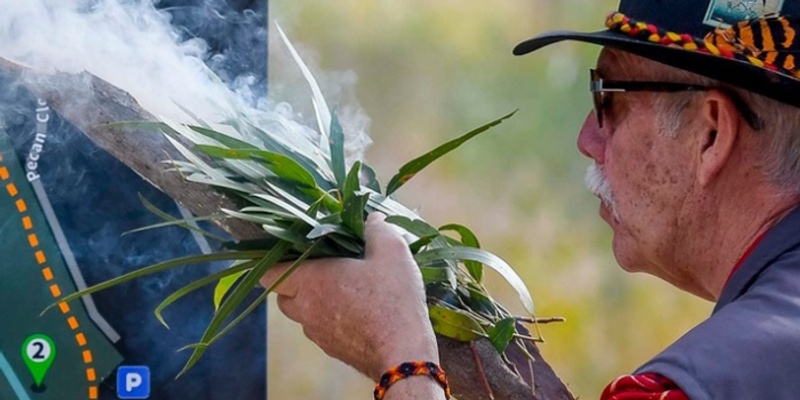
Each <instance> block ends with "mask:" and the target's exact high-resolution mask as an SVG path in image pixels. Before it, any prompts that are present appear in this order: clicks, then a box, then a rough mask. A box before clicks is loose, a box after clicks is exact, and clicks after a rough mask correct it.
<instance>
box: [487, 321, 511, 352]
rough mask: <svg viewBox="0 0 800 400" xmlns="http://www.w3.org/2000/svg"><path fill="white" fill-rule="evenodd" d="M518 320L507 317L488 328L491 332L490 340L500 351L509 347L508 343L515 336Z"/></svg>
mask: <svg viewBox="0 0 800 400" xmlns="http://www.w3.org/2000/svg"><path fill="white" fill-rule="evenodd" d="M516 322H517V320H516V319H515V318H513V317H509V318H505V319H502V320H500V321H499V322H497V323H496V324H494V326H493V327H491V328H489V329H488V330H487V333H488V334H489V342H491V343H492V346H494V348H495V349H497V352H498V353H501V354H502V353H503V352H505V351H506V348H507V347H508V343H509V342H510V341H511V339H512V338H513V337H514V333H515V332H516V329H517V328H516Z"/></svg>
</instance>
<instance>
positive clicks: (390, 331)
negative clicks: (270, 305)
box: [265, 0, 800, 400]
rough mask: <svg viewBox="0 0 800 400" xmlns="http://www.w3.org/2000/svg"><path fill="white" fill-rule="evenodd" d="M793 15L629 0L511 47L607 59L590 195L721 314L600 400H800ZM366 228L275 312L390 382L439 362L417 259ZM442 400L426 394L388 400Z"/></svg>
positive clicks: (794, 10) (632, 267)
mask: <svg viewBox="0 0 800 400" xmlns="http://www.w3.org/2000/svg"><path fill="white" fill-rule="evenodd" d="M788 15H797V16H800V0H780V1H762V0H758V1H755V0H752V1H733V2H731V1H724V2H723V1H713V0H712V1H700V0H671V1H666V0H623V1H622V3H621V5H620V8H619V12H615V13H612V14H611V15H610V16H609V17H608V20H607V22H606V25H607V27H608V28H609V29H608V30H607V31H603V32H598V33H592V34H585V33H576V32H553V33H548V34H544V35H542V36H539V37H536V38H533V39H530V40H528V41H526V42H523V43H521V44H520V45H518V46H517V47H516V48H515V54H525V53H528V52H531V51H533V50H536V49H538V48H540V47H542V46H545V45H547V44H550V43H554V42H558V41H562V40H579V41H585V42H590V43H595V44H599V45H602V46H604V48H603V50H602V51H601V53H600V56H599V58H598V61H597V68H596V70H592V71H591V92H592V95H593V98H594V110H593V111H592V112H591V113H590V114H589V115H588V117H587V118H586V121H585V122H584V124H583V127H582V129H581V132H580V134H579V136H578V148H579V149H580V151H581V152H582V153H583V154H584V155H585V156H587V157H589V158H591V159H592V161H593V165H592V167H591V168H590V171H589V174H588V176H587V181H588V182H589V185H590V187H591V189H592V190H593V191H594V192H595V193H596V194H597V195H598V197H600V198H601V206H600V215H601V216H602V218H603V219H604V220H605V221H606V222H607V223H608V224H609V225H610V227H611V229H612V231H613V252H614V255H615V256H616V258H617V261H618V262H619V264H620V266H622V268H624V269H625V270H627V271H641V272H647V273H649V274H652V275H655V276H658V277H660V278H662V279H664V280H666V281H668V282H670V283H672V284H673V285H675V286H676V287H678V288H680V289H683V290H685V291H687V292H690V293H693V294H695V295H697V296H700V297H702V298H705V299H708V300H711V301H714V302H716V308H715V309H714V312H713V314H712V315H711V316H710V317H709V318H708V319H707V320H706V321H704V322H703V323H701V324H700V325H698V326H697V327H695V328H694V329H693V330H691V331H690V332H689V333H687V334H686V335H685V336H684V337H682V338H680V339H679V340H678V341H677V342H675V343H674V344H673V345H671V346H670V347H668V348H667V349H666V350H664V351H663V352H662V353H661V354H659V355H657V356H656V357H654V358H653V359H652V360H650V361H649V362H647V363H646V364H645V365H643V366H642V367H640V368H639V369H638V370H637V371H636V372H635V373H634V375H626V376H623V377H621V378H619V379H617V380H615V381H614V382H612V383H611V384H610V385H609V386H608V387H607V388H606V390H605V391H604V392H603V393H602V395H601V397H602V398H603V399H604V400H611V399H617V400H622V399H686V398H690V399H693V400H705V399H797V398H800V394H799V393H800V379H796V378H795V377H794V376H793V373H794V371H798V370H800V209H798V208H797V205H798V204H800V109H798V108H797V107H798V106H800V80H798V78H797V77H798V76H800V72H798V71H800V70H798V68H797V67H796V65H795V59H794V53H793V51H796V50H795V49H800V38H797V39H796V37H795V35H796V34H798V33H800V30H799V31H795V29H796V28H800V24H796V23H795V20H793V19H791V17H784V16H788ZM798 21H800V20H798ZM795 40H797V43H795ZM798 65H800V60H798ZM367 226H368V234H367V252H366V253H367V254H366V257H365V259H364V260H334V261H317V263H319V264H320V265H317V266H315V268H305V269H300V271H299V272H298V273H297V274H296V275H295V276H292V277H291V278H290V279H289V280H288V281H287V282H286V283H285V285H283V286H282V287H281V288H280V289H279V292H280V293H279V294H280V296H279V299H278V301H279V305H280V307H281V309H282V310H283V311H284V313H285V314H286V315H287V316H289V317H290V318H292V319H294V320H296V321H298V322H300V323H301V324H302V325H303V327H304V329H305V332H306V334H307V335H308V336H309V338H311V339H312V340H313V341H315V342H316V343H317V344H318V345H320V346H321V347H322V348H323V349H324V350H325V351H326V352H328V354H330V355H332V356H334V357H337V358H340V359H342V360H343V361H345V362H347V363H349V364H351V365H353V366H354V367H356V368H357V369H358V370H359V371H361V372H363V373H364V374H366V375H367V376H370V377H371V378H373V379H375V380H378V378H379V377H380V376H381V374H382V373H383V372H384V371H387V370H388V369H389V368H391V367H392V366H395V365H397V364H400V363H403V362H404V361H409V360H417V359H421V360H429V361H432V362H437V360H438V357H437V355H436V342H435V340H434V337H433V334H432V332H431V328H430V326H429V325H428V324H427V320H426V311H425V310H426V309H425V297H424V292H423V289H422V285H421V283H420V277H419V273H418V272H417V269H416V268H415V266H414V263H413V261H412V259H411V257H410V255H409V253H408V250H407V249H406V247H405V245H404V243H403V242H402V240H401V239H400V238H399V236H398V235H397V234H396V233H395V232H393V230H392V229H391V228H390V227H389V226H387V225H386V224H385V223H383V222H382V221H381V218H380V216H371V217H370V219H369V222H368V224H367ZM276 272H277V271H276ZM273 273H275V272H273ZM349 274H355V275H358V277H359V279H350V278H348V276H349ZM273 277H274V275H272V274H270V275H267V276H266V277H265V282H269V281H271V280H272V279H273ZM310 287H313V288H314V290H308V288H310ZM323 315H325V316H327V318H325V319H324V323H323V322H320V321H321V319H322V318H320V316H323ZM387 315H388V316H391V317H389V318H386V316H387ZM444 396H445V394H444V392H443V391H442V390H441V389H440V388H439V385H438V383H437V382H436V380H435V379H416V378H415V379H403V380H401V381H399V382H398V383H397V384H396V385H394V386H392V388H391V389H390V390H388V391H387V392H386V397H385V398H387V399H389V398H395V399H401V398H402V399H405V398H425V399H437V398H444Z"/></svg>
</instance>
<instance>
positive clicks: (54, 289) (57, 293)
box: [50, 285, 61, 297]
mask: <svg viewBox="0 0 800 400" xmlns="http://www.w3.org/2000/svg"><path fill="white" fill-rule="evenodd" d="M50 293H51V294H52V295H53V297H59V296H61V288H60V287H58V285H50Z"/></svg>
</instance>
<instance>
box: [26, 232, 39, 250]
mask: <svg viewBox="0 0 800 400" xmlns="http://www.w3.org/2000/svg"><path fill="white" fill-rule="evenodd" d="M28 243H29V244H30V245H31V247H38V246H39V238H38V237H36V234H35V233H31V234H30V235H28Z"/></svg>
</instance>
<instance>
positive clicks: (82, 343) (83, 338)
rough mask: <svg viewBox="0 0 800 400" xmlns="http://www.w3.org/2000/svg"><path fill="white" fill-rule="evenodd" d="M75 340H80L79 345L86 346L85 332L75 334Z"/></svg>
mask: <svg viewBox="0 0 800 400" xmlns="http://www.w3.org/2000/svg"><path fill="white" fill-rule="evenodd" d="M75 340H77V341H78V346H86V336H83V333H79V334H77V335H75Z"/></svg>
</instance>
